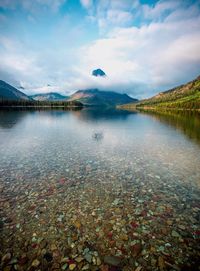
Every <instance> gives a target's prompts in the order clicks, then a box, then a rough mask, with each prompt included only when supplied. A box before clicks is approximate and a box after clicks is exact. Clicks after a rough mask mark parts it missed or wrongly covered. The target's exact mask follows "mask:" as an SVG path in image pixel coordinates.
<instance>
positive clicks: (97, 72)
mask: <svg viewBox="0 0 200 271" xmlns="http://www.w3.org/2000/svg"><path fill="white" fill-rule="evenodd" d="M92 75H93V76H96V77H98V76H103V77H104V76H106V74H105V72H104V71H103V70H101V69H96V70H93V71H92Z"/></svg>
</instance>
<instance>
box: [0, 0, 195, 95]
mask: <svg viewBox="0 0 200 271" xmlns="http://www.w3.org/2000/svg"><path fill="white" fill-rule="evenodd" d="M143 2H144V1H143ZM31 3H33V2H32V1H29V0H27V1H23V0H22V1H14V3H13V1H9V0H0V7H1V8H2V10H3V11H4V12H3V13H2V14H0V15H1V16H0V20H2V24H3V26H2V28H1V27H0V31H1V32H0V54H1V62H0V77H1V79H3V80H6V81H8V82H9V83H13V84H15V85H21V86H23V87H24V88H25V89H26V92H29V93H35V92H48V91H59V92H61V93H71V92H73V91H76V90H78V89H85V88H95V87H98V88H100V89H109V90H115V91H119V92H127V93H129V94H130V95H132V96H133V97H137V98H144V97H149V96H151V95H153V94H155V93H156V92H158V91H161V90H165V89H168V88H171V87H174V86H176V85H179V84H182V83H184V82H187V81H189V80H191V79H193V78H195V77H196V76H197V75H199V73H200V28H199V25H200V5H199V1H187V0H178V1H171V0H161V1H155V2H154V4H150V3H149V2H148V1H146V4H144V3H143V4H142V3H141V2H140V1H132V0H131V1H129V0H127V1H120V0H109V1H108V0H101V1H92V0H81V1H80V3H79V5H78V6H77V7H74V6H73V7H70V1H69V2H66V1H64V0H60V1H54V0H44V1H41V0H40V1H39V0H37V1H34V4H31ZM40 7H42V9H44V8H49V10H50V11H49V14H50V15H49V17H48V18H49V20H51V21H52V18H56V19H55V21H53V23H52V24H51V23H49V24H48V21H47V22H46V21H41V19H40V18H39V15H40V13H41V9H40ZM64 7H65V8H67V10H66V11H65V12H64V11H63V10H64ZM70 8H72V10H73V11H76V12H75V13H73V12H70V13H69V12H68V9H69V10H70ZM12 10H14V11H16V10H18V11H19V14H18V16H19V15H21V16H22V17H23V20H22V21H21V24H19V25H18V29H19V30H20V33H21V35H20V36H19V35H15V34H14V33H13V32H12V31H10V29H11V27H12V26H13V25H14V23H15V20H16V19H17V18H18V17H15V18H14V21H13V22H12V23H11V22H10V21H9V16H10V14H12ZM43 12H44V10H43ZM77 12H79V13H80V15H82V16H83V19H82V20H79V21H78V22H77V17H76V16H77V15H76V13H77ZM1 17H2V18H3V19H1ZM30 18H31V19H30ZM25 21H28V25H27V27H25V29H24V23H25ZM39 27H40V30H39ZM3 28H4V30H3ZM6 28H7V30H8V31H5V29H6ZM41 29H42V30H41ZM22 30H23V31H22ZM28 30H30V31H33V33H34V34H33V35H31V34H30V33H29V34H27V31H28ZM34 31H35V32H34ZM37 38H38V43H37V42H36V40H35V39H37ZM96 68H101V69H103V70H104V71H105V72H106V74H107V77H106V78H99V77H97V78H96V77H93V76H92V75H91V73H92V70H93V69H96ZM48 85H50V86H48Z"/></svg>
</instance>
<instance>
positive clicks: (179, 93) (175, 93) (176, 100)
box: [122, 76, 200, 109]
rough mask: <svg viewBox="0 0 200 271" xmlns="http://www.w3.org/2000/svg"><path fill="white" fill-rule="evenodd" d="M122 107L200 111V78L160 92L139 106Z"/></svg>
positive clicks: (141, 102)
mask: <svg viewBox="0 0 200 271" xmlns="http://www.w3.org/2000/svg"><path fill="white" fill-rule="evenodd" d="M122 107H123V108H131V107H136V108H145V109H148V108H149V109H156V108H158V109H163V108H168V109H170V108H172V109H174V108H177V109H200V76H199V77H197V78H196V79H195V80H193V81H191V82H189V83H186V84H184V85H181V86H178V87H175V88H173V89H170V90H167V91H164V92H160V93H158V94H157V95H155V96H153V97H152V98H149V99H145V100H142V101H140V102H139V103H137V104H128V105H123V106H122Z"/></svg>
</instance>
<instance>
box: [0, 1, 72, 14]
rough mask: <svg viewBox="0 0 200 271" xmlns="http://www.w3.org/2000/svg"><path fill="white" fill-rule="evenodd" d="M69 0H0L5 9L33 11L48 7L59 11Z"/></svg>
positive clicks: (0, 5) (0, 4)
mask: <svg viewBox="0 0 200 271" xmlns="http://www.w3.org/2000/svg"><path fill="white" fill-rule="evenodd" d="M66 1H67V0H34V1H32V0H0V7H1V8H4V9H16V8H19V7H21V8H23V9H25V10H27V11H29V12H31V13H35V12H38V11H40V10H41V8H48V9H49V10H52V11H57V10H58V9H59V8H60V6H61V5H62V4H64V2H66Z"/></svg>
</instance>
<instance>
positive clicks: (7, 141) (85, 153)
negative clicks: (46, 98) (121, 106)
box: [0, 109, 200, 271]
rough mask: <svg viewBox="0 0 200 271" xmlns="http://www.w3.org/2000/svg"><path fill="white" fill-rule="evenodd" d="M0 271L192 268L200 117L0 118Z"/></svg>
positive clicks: (25, 114)
mask: <svg viewBox="0 0 200 271" xmlns="http://www.w3.org/2000/svg"><path fill="white" fill-rule="evenodd" d="M0 193H1V194H0V256H3V258H2V262H1V267H2V270H6V271H9V270H10V271H11V270H101V271H108V270H111V271H117V270H118V271H119V270H132V271H133V270H136V271H142V270H163V271H164V270H187V271H188V270H199V269H198V266H199V243H200V242H199V238H200V114H194V113H187V112H186V113H184V114H183V113H169V112H168V113H159V114H158V113H146V112H128V111H120V110H118V111H115V110H111V109H110V110H101V111H100V110H95V109H83V110H80V111H64V110H52V111H48V110H41V111H34V110H33V111H19V110H18V111H0Z"/></svg>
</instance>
